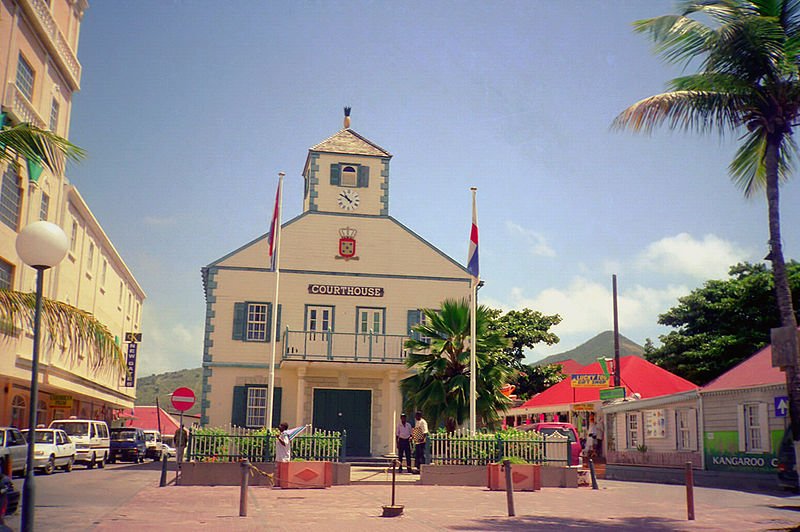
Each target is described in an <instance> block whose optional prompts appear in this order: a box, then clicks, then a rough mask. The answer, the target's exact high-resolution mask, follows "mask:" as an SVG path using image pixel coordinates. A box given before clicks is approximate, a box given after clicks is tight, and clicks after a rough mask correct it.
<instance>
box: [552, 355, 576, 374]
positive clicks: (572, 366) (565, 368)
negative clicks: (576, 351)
mask: <svg viewBox="0 0 800 532" xmlns="http://www.w3.org/2000/svg"><path fill="white" fill-rule="evenodd" d="M553 364H558V365H559V366H561V373H563V374H564V375H566V376H568V377H569V376H570V375H571V374H572V373H580V372H581V370H582V369H583V364H581V363H580V362H578V361H576V360H572V359H571V358H568V359H566V360H559V361H558V362H553Z"/></svg>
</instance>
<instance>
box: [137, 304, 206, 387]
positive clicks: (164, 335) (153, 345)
mask: <svg viewBox="0 0 800 532" xmlns="http://www.w3.org/2000/svg"><path fill="white" fill-rule="evenodd" d="M163 318H164V317H163V316H159V315H158V312H157V311H154V309H153V308H152V307H148V308H147V312H146V314H145V316H144V319H145V323H144V324H143V327H142V329H143V331H144V335H143V338H142V345H141V348H140V351H139V360H138V368H137V371H136V373H137V375H138V376H139V377H145V376H147V375H150V374H153V373H163V372H165V371H176V370H179V369H184V368H196V367H199V366H200V365H202V360H203V335H204V333H205V331H204V326H203V325H202V324H201V325H187V324H185V323H180V322H178V323H176V322H174V321H173V320H171V319H163Z"/></svg>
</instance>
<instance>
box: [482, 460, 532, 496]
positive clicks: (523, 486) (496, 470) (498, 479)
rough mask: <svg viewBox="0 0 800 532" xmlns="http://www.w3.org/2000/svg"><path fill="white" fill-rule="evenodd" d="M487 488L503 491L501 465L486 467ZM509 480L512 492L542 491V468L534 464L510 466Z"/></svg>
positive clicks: (503, 480)
mask: <svg viewBox="0 0 800 532" xmlns="http://www.w3.org/2000/svg"><path fill="white" fill-rule="evenodd" d="M486 472H487V482H488V487H489V489H490V490H492V491H505V489H506V472H505V471H504V470H503V464H489V465H487V466H486ZM511 480H512V482H513V484H514V491H537V490H540V489H542V466H540V465H534V464H512V465H511Z"/></svg>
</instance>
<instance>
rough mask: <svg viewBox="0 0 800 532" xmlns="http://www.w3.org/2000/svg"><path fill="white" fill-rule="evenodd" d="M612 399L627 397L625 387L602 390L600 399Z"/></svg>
mask: <svg viewBox="0 0 800 532" xmlns="http://www.w3.org/2000/svg"><path fill="white" fill-rule="evenodd" d="M612 399H625V387H624V386H620V387H619V388H609V389H607V390H600V400H601V401H610V400H612Z"/></svg>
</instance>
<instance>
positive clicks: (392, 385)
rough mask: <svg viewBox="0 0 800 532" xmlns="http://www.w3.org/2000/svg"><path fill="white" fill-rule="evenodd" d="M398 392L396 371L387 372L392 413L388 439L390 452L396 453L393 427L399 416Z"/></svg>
mask: <svg viewBox="0 0 800 532" xmlns="http://www.w3.org/2000/svg"><path fill="white" fill-rule="evenodd" d="M399 393H400V391H399V389H398V387H397V371H390V372H389V412H391V413H392V424H391V426H390V427H389V430H390V434H389V441H390V442H392V454H394V455H397V438H395V429H396V427H397V423H398V419H399V416H398V415H397V395H398V394H399Z"/></svg>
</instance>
